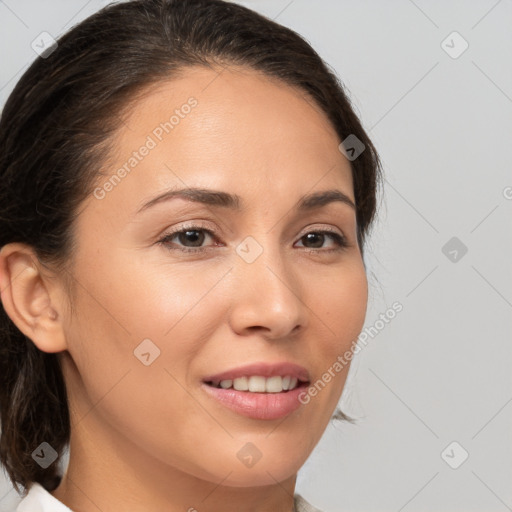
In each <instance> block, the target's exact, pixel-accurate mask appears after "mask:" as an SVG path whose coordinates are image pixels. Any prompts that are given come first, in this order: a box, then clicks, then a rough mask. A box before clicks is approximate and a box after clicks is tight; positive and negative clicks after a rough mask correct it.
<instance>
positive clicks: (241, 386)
mask: <svg viewBox="0 0 512 512" xmlns="http://www.w3.org/2000/svg"><path fill="white" fill-rule="evenodd" d="M308 383H309V381H303V380H299V379H298V378H297V377H292V376H291V375H285V376H281V375H275V376H273V377H263V376H262V375H251V376H243V377H237V378H235V379H222V380H220V379H217V380H210V381H205V384H207V385H208V386H211V387H214V388H217V389H234V390H236V391H248V392H249V393H286V392H288V391H292V390H294V389H296V388H297V387H301V386H304V385H307V384H308Z"/></svg>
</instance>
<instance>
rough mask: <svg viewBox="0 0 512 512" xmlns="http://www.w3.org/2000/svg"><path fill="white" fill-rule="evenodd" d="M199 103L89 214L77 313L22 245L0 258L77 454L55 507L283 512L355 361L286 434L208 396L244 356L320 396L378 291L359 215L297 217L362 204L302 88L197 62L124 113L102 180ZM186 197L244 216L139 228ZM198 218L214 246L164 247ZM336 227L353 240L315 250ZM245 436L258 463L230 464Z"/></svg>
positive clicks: (206, 210)
mask: <svg viewBox="0 0 512 512" xmlns="http://www.w3.org/2000/svg"><path fill="white" fill-rule="evenodd" d="M191 96H193V97H194V98H196V99H197V101H198V105H197V106H196V107H195V108H193V109H192V110H191V112H190V113H189V114H188V115H187V116H186V117H185V118H184V119H181V120H180V123H179V125H177V126H176V127H175V128H174V130H173V131H172V132H171V133H169V134H165V135H164V137H163V140H162V141H161V142H160V143H158V145H157V146H156V147H155V148H154V149H152V150H151V151H150V153H149V154H148V155H147V156H146V157H145V158H144V159H142V160H141V161H140V162H139V163H138V164H137V166H136V167H135V168H134V169H133V170H132V171H131V172H130V174H128V175H127V176H126V177H124V178H123V180H122V181H121V182H120V183H119V184H117V185H116V186H115V187H114V188H113V190H111V191H110V192H108V193H107V194H106V195H105V197H104V198H103V199H97V198H96V197H94V196H93V195H91V196H90V197H88V198H87V200H86V201H85V202H84V203H83V204H82V207H81V209H80V215H79V216H78V217H77V219H76V232H75V236H76V239H77V242H78V245H77V249H76V252H75V253H74V254H73V258H72V261H70V267H69V268H70V274H69V275H70V276H72V281H73V283H74V285H75V293H74V296H73V300H74V308H75V309H74V312H73V311H71V309H70V307H69V301H70V297H69V296H68V295H67V294H66V291H65V287H64V285H63V281H62V278H61V276H59V275H57V274H55V275H52V274H51V272H49V271H48V270H47V269H44V268H43V267H42V266H41V265H40V264H39V262H38V261H37V259H36V258H35V256H34V255H33V253H32V252H31V250H30V248H29V247H25V246H23V245H21V244H9V245H7V246H5V247H3V248H2V251H1V252H0V276H1V288H2V289H5V290H4V292H3V294H2V301H3V303H4V307H5V308H6V311H7V313H8V314H9V316H10V317H11V318H12V319H13V321H14V322H15V323H16V325H17V326H18V327H19V328H20V330H22V331H23V332H24V333H25V334H26V335H27V336H29V337H30V339H32V340H33V342H34V343H35V344H36V346H37V347H38V348H39V349H40V350H42V351H46V352H59V357H60V358H61V359H60V361H61V365H62V369H63V372H64V377H65V381H66V385H67V389H68V394H69V401H70V411H71V423H72V434H71V444H70V450H71V452H70V453H71V455H70V462H69V467H68V472H67V475H66V477H65V478H64V479H63V481H62V483H61V485H60V486H59V487H58V488H57V489H56V490H55V491H53V492H52V494H53V495H54V496H55V497H56V498H57V499H59V500H61V501H62V502H63V503H65V504H66V505H67V506H69V507H70V508H72V509H73V510H74V511H76V512H79V511H80V512H85V511H97V510H98V509H101V510H104V511H106V510H108V511H124V510H130V511H132V512H139V511H140V512H142V511H147V510H167V511H169V512H177V511H188V510H190V512H192V510H194V509H195V510H197V511H198V512H214V511H218V510H223V511H224V512H230V511H239V510H245V511H247V512H257V511H282V512H284V511H287V512H290V511H291V510H292V497H293V493H294V488H295V482H296V476H297V471H298V470H299V468H300V467H301V466H302V465H303V464H304V462H305V461H306V459H307V457H308V456H309V455H310V453H311V451H312V450H313V448H314V447H315V445H316V444H317V443H318V441H319V440H320V438H321V436H322V434H323V432H324V430H325V428H326V426H327V425H328V422H329V420H330V418H331V415H332V413H333V411H334V409H335V407H336V405H337V403H338V401H339V398H340V396H341V393H342V390H343V386H344V383H345V379H346V376H347V372H348V369H349V367H348V366H346V367H345V368H344V369H343V371H341V372H339V373H337V374H336V377H335V378H334V379H332V380H331V381H330V382H329V383H328V384H327V385H326V386H325V388H324V389H323V390H321V391H320V392H319V393H318V395H317V396H316V397H314V398H312V399H311V401H310V402H309V403H308V404H307V405H301V407H300V408H299V409H297V410H296V411H294V412H293V413H291V414H290V415H289V416H287V417H286V418H285V419H284V420H283V419H278V420H255V419H251V418H248V417H245V416H241V415H239V414H237V413H235V412H233V411H231V410H229V409H227V408H226V407H224V406H223V405H220V404H219V403H217V402H216V401H214V400H213V399H211V398H210V397H209V396H207V395H206V393H205V392H204V391H203V390H202V388H201V381H202V379H203V378H204V377H205V376H207V375H208V374H212V373H218V372H220V371H224V370H226V369H230V368H233V367H236V366H240V365H244V364H247V363H249V362H255V361H257V362H261V361H264V362H269V363H274V362H281V361H291V362H294V363H297V364H300V365H302V366H305V367H306V368H307V369H308V371H309V372H310V375H311V377H312V379H311V380H312V382H315V381H316V380H317V379H319V378H321V376H322V374H323V373H324V372H325V371H326V370H327V369H328V368H329V367H331V366H332V365H333V363H334V362H335V361H336V359H337V357H338V356H339V355H341V354H343V353H344V352H345V351H346V350H347V349H348V348H349V347H350V344H351V342H352V341H353V340H354V339H356V338H357V336H358V334H359V333H360V331H361V329H362V327H363V323H364V318H365V315H366V305H367V298H368V297H367V291H368V290H367V279H366V273H365V268H364V264H363V260H362V256H361V252H360V248H359V247H358V245H357V238H356V227H357V226H356V216H355V211H354V209H352V208H351V207H350V206H349V205H347V204H343V203H341V202H332V203H330V204H328V205H326V206H323V207H322V208H319V209H317V210H314V211H310V212H305V213H301V214H299V213H298V212H296V211H295V209H294V207H295V204H296V203H297V201H298V200H299V199H300V198H301V197H302V196H303V195H305V194H308V193H311V192H315V191H321V190H327V189H338V190H341V191H342V192H344V193H345V194H346V195H347V196H348V197H350V198H351V199H352V201H354V195H353V182H352V176H351V168H350V162H349V161H348V160H347V159H346V158H345V157H344V156H343V154H342V153H341V152H340V151H339V149H338V145H339V143H340V142H341V141H340V139H339V138H338V136H337V134H336V132H335V131H334V129H333V127H332V126H331V124H330V123H329V121H328V119H327V117H326V116H325V114H324V113H323V112H322V111H321V110H320V109H319V108H318V107H317V106H315V105H314V104H313V102H312V101H311V100H308V99H306V98H305V97H304V93H303V92H302V91H298V90H295V89H293V88H291V87H289V86H286V85H284V84H282V83H279V82H276V81H274V80H271V79H269V78H268V77H265V76H264V75H262V74H260V73H258V72H256V71H253V70H250V69H244V68H239V67H230V68H227V69H225V70H223V71H222V72H221V73H220V74H219V71H218V70H212V69H205V68H191V69H189V70H188V71H187V73H186V74H185V75H184V76H183V77H182V78H179V79H176V80H173V81H171V82H165V83H160V84H159V85H158V87H156V88H152V89H151V90H148V91H146V94H145V95H144V96H143V97H141V98H139V100H138V101H137V102H136V103H135V105H134V106H133V107H132V108H131V109H130V110H129V115H126V116H125V118H124V121H125V123H126V125H123V126H122V128H121V129H120V131H119V132H118V133H117V134H116V137H115V144H114V147H115V152H114V155H113V158H112V159H111V160H110V161H109V162H108V164H107V163H106V164H105V166H104V168H103V169H102V171H103V173H104V176H102V177H101V179H99V180H98V184H99V186H102V184H103V183H105V181H106V179H107V178H108V177H109V176H111V175H112V174H113V173H114V172H115V171H116V169H118V168H119V167H121V166H122V165H123V164H124V163H125V162H126V161H127V159H128V158H129V157H130V155H131V154H132V152H133V151H134V150H137V149H138V148H140V146H141V145H143V144H144V142H145V141H146V139H147V136H148V135H149V134H151V133H152V131H153V130H154V128H155V127H156V126H157V125H158V124H159V123H160V122H163V121H165V120H167V119H168V118H169V117H170V113H172V111H173V110H174V109H175V108H179V107H180V106H181V105H182V104H183V103H185V102H186V101H187V99H188V98H189V97H191ZM185 186H189V187H193V186H194V187H202V188H213V189H216V190H222V191H225V192H230V193H234V194H238V195H239V196H240V197H241V198H242V200H243V203H244V204H245V207H246V208H245V210H244V211H242V212H235V211H230V210H228V209H225V208H218V207H213V206H205V205H201V204H199V203H192V202H189V201H186V200H183V199H174V200H172V201H167V202H162V203H159V204H157V205H155V206H153V207H152V208H148V209H147V210H145V211H144V212H143V213H140V214H136V212H137V210H138V209H139V208H140V207H141V205H142V204H143V203H145V202H146V201H148V200H150V199H151V198H153V197H155V196H157V195H159V194H160V193H162V192H164V191H166V190H168V189H170V188H173V187H185ZM186 221H194V222H193V224H196V223H199V224H200V226H201V228H206V229H211V230H212V231H213V232H214V237H211V236H210V235H208V234H207V233H204V232H200V233H199V236H201V233H203V234H204V241H203V247H207V246H209V248H208V250H206V251H205V252H203V253H197V254H194V253H186V252H181V251H180V250H179V247H183V246H184V245H185V244H187V243H188V246H189V247H191V246H193V245H194V244H193V243H191V242H190V241H189V242H187V240H189V239H187V238H185V237H183V236H182V237H178V236H175V237H174V238H173V240H172V242H168V244H167V247H166V246H164V245H163V244H160V243H158V241H159V240H161V239H162V238H163V236H164V235H165V234H167V233H169V232H170V231H171V230H172V229H180V228H181V229H183V226H185V227H188V226H187V224H186ZM189 224H190V222H189V223H188V225H189ZM326 228H331V229H334V230H335V231H336V232H337V233H340V234H343V235H344V236H345V238H346V240H347V244H348V246H347V247H341V248H339V247H338V246H337V244H336V241H335V240H334V239H332V238H331V237H330V236H328V235H326V236H325V237H324V238H323V241H322V237H321V235H319V240H317V241H316V242H315V241H309V242H308V240H306V239H305V238H304V236H305V235H306V234H307V233H311V232H313V233H318V232H319V231H321V230H322V229H326ZM247 236H251V237H253V238H254V239H255V240H256V241H257V242H258V243H259V245H260V246H261V247H262V248H263V252H262V254H261V255H260V256H259V257H258V258H257V259H256V260H255V261H254V262H252V263H247V262H246V261H245V260H244V259H242V258H241V257H240V256H239V255H238V254H237V252H236V247H237V246H238V244H240V242H242V240H244V239H245V238H246V237H247ZM199 243H200V242H199ZM171 245H172V246H174V247H175V249H174V250H172V249H169V246H171ZM335 248H337V249H338V250H336V251H332V252H326V251H327V250H328V249H335ZM20 272H21V273H20ZM18 274H19V275H18ZM15 276H17V278H16V279H15V278H14V277H15ZM146 338H149V339H151V340H152V342H153V343H154V344H155V345H156V346H157V347H158V348H159V350H160V356H159V357H158V358H156V359H155V360H154V362H152V363H151V364H150V365H149V366H145V365H144V364H142V363H141V362H140V361H139V359H138V358H137V357H135V356H134V350H135V349H136V348H137V346H138V345H139V344H140V343H141V341H142V340H144V339H146ZM248 442H251V443H253V444H254V445H255V446H256V447H257V448H258V449H259V451H260V452H261V453H262V457H261V459H260V460H259V461H258V462H257V463H256V464H255V465H254V466H253V467H251V468H248V467H246V466H245V465H244V464H242V463H241V462H240V460H239V459H238V457H237V456H236V454H237V452H238V451H239V450H240V449H241V448H242V447H243V446H244V445H245V444H246V443H248Z"/></svg>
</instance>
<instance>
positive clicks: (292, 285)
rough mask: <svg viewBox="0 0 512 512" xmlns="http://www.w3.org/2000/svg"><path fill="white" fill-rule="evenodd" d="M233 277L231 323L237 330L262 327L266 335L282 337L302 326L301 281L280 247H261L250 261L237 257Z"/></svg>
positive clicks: (304, 312)
mask: <svg viewBox="0 0 512 512" xmlns="http://www.w3.org/2000/svg"><path fill="white" fill-rule="evenodd" d="M231 275H232V278H233V279H234V282H233V287H234V291H233V294H232V296H231V297H232V307H231V309H230V323H231V327H232V329H233V330H234V331H235V332H236V333H238V334H240V335H247V334H253V333H254V332H256V331H261V334H262V335H263V336H264V337H265V338H267V339H284V338H286V337H289V336H291V335H294V334H296V332H298V331H299V330H304V328H305V327H306V322H307V321H308V311H309V309H308V307H307V305H306V303H305V300H306V297H305V296H304V293H305V291H304V283H303V281H302V280H301V279H300V276H298V275H297V272H296V271H295V269H294V268H293V266H292V265H291V264H290V263H288V264H287V262H286V261H284V260H283V255H282V254H281V253H280V251H279V249H278V248H277V249H274V250H269V249H268V248H266V249H264V250H263V252H262V253H261V255H260V256H259V257H258V258H257V259H256V260H255V261H253V262H252V263H248V262H247V261H246V260H244V259H243V258H239V259H238V260H237V262H236V265H235V268H234V269H233V270H232V272H231Z"/></svg>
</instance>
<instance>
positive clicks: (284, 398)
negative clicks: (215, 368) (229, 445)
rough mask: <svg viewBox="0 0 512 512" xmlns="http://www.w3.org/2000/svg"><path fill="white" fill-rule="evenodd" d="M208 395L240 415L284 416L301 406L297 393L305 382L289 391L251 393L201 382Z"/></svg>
mask: <svg viewBox="0 0 512 512" xmlns="http://www.w3.org/2000/svg"><path fill="white" fill-rule="evenodd" d="M202 386H203V389H204V390H205V391H206V393H208V395H209V396H211V397H212V398H214V399H215V400H217V401H218V402H220V403H221V404H222V405H225V406H226V407H227V408H228V409H231V410H232V411H235V412H236V413H238V414H241V415H242V416H247V417H249V418H253V419H256V420H276V419H279V418H284V417H285V416H288V414H291V413H292V412H293V411H295V410H296V409H298V408H299V407H300V406H301V402H299V395H300V393H301V392H303V391H304V390H305V389H306V387H307V384H305V383H302V384H300V385H299V386H297V387H296V388H295V389H292V390H291V391H286V392H281V393H253V392H251V391H237V390H236V389H223V388H215V387H213V386H209V385H208V384H205V383H203V385H202Z"/></svg>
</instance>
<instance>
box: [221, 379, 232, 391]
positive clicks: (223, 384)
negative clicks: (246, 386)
mask: <svg viewBox="0 0 512 512" xmlns="http://www.w3.org/2000/svg"><path fill="white" fill-rule="evenodd" d="M232 384H233V381H232V380H221V381H220V387H221V388H224V389H228V388H230V387H231V385H232Z"/></svg>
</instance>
